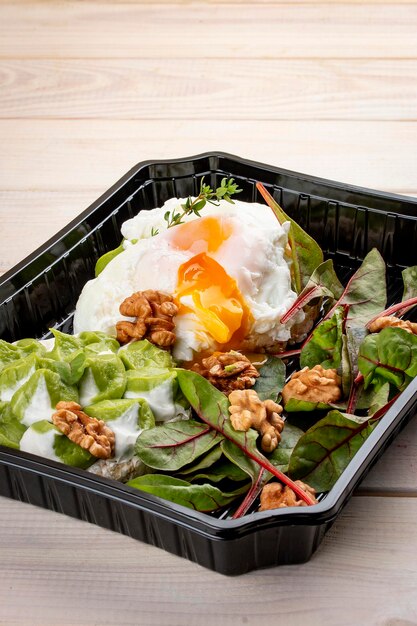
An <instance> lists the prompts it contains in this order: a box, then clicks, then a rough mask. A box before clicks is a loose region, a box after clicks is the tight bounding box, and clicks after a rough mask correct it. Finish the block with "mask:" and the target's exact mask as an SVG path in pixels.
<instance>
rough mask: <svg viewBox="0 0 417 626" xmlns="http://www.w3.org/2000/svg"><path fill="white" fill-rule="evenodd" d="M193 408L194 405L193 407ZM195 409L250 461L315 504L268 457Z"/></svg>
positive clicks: (307, 501)
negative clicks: (227, 432) (257, 452)
mask: <svg viewBox="0 0 417 626" xmlns="http://www.w3.org/2000/svg"><path fill="white" fill-rule="evenodd" d="M194 408H195V407H194ZM195 411H196V413H197V415H198V416H199V418H200V419H201V420H202V421H203V422H204V423H205V424H208V425H209V426H211V427H212V428H214V429H215V430H217V431H218V432H219V433H221V434H222V435H223V436H224V437H226V439H229V440H230V441H232V442H233V443H234V444H235V445H237V447H238V448H240V449H241V450H242V452H244V453H245V454H246V456H248V457H249V458H250V459H252V461H255V463H257V464H258V465H260V466H261V467H263V468H264V469H266V470H267V471H268V472H271V474H272V475H273V476H275V478H278V480H280V481H281V482H282V483H284V485H287V487H289V488H290V489H292V490H293V491H294V493H295V494H296V495H297V496H298V497H299V498H300V500H302V501H303V502H305V503H306V504H308V505H313V504H315V502H313V500H312V499H311V498H310V496H309V495H308V494H307V493H306V492H305V491H303V490H302V489H301V488H300V487H299V486H298V485H296V484H295V483H294V481H293V480H291V478H289V477H288V476H286V475H285V474H283V473H282V472H280V471H279V470H277V468H276V467H274V466H273V465H272V463H270V462H269V461H268V459H266V458H265V457H264V456H262V455H261V454H260V455H259V456H258V455H257V454H254V453H253V452H251V451H250V450H249V448H248V447H247V446H244V445H242V444H240V443H239V442H238V441H237V440H236V439H234V438H233V437H230V436H228V435H227V434H226V433H225V432H224V430H222V429H221V428H220V427H219V426H215V425H214V424H212V423H211V422H209V421H208V420H207V419H206V418H205V417H204V415H203V414H202V412H201V411H198V409H197V408H195Z"/></svg>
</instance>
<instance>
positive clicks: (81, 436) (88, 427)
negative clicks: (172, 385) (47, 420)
mask: <svg viewBox="0 0 417 626" xmlns="http://www.w3.org/2000/svg"><path fill="white" fill-rule="evenodd" d="M52 422H53V423H54V424H55V426H56V427H57V428H59V430H60V431H61V432H62V433H64V435H66V436H67V437H68V439H71V441H73V442H74V443H76V444H78V445H79V446H81V448H84V449H85V450H88V451H89V452H90V454H92V455H93V456H96V457H97V458H99V459H109V458H110V457H112V456H114V443H115V437H114V432H113V431H112V430H111V429H110V428H109V427H108V426H106V424H105V423H104V422H103V421H102V420H98V419H96V418H95V417H89V416H88V415H86V413H84V412H83V411H81V406H80V405H79V404H77V403H76V402H58V404H57V405H56V412H55V413H54V414H53V415H52Z"/></svg>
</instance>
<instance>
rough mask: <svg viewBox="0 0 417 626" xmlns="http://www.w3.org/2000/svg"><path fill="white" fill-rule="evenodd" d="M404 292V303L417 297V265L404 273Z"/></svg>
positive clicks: (408, 268)
mask: <svg viewBox="0 0 417 626" xmlns="http://www.w3.org/2000/svg"><path fill="white" fill-rule="evenodd" d="M402 277H403V283H404V292H403V297H402V301H403V302H404V300H409V299H410V298H415V297H416V296H417V265H413V266H412V267H407V268H406V269H405V270H403V271H402Z"/></svg>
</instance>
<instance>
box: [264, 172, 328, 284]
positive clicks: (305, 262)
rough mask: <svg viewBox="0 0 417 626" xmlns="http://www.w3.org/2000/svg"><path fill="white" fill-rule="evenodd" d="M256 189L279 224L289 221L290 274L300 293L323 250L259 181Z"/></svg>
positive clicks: (319, 262)
mask: <svg viewBox="0 0 417 626" xmlns="http://www.w3.org/2000/svg"><path fill="white" fill-rule="evenodd" d="M256 187H257V189H258V190H259V191H260V193H261V194H262V196H263V198H264V200H265V202H266V203H267V205H268V206H270V207H271V209H272V210H273V211H274V213H275V215H276V217H277V219H278V221H279V222H280V224H283V223H284V222H290V224H291V226H290V232H289V235H288V243H289V245H290V247H291V255H292V261H293V266H292V274H293V284H294V287H295V291H296V292H297V293H300V292H301V291H302V289H303V288H304V287H305V286H306V285H307V283H308V280H309V278H310V276H311V275H312V274H313V272H314V270H315V269H316V268H317V267H318V266H319V265H320V264H321V263H323V252H322V249H321V248H320V246H319V245H318V243H317V242H316V241H314V239H313V238H312V237H310V235H308V234H307V233H306V232H305V231H304V230H303V229H302V228H301V226H299V224H297V222H294V220H292V219H291V218H290V217H288V215H286V213H284V211H283V210H282V208H281V207H280V206H279V204H278V203H277V202H275V200H274V198H273V197H272V196H271V194H270V193H269V192H268V191H267V190H266V189H265V187H264V186H263V185H262V184H261V183H257V184H256Z"/></svg>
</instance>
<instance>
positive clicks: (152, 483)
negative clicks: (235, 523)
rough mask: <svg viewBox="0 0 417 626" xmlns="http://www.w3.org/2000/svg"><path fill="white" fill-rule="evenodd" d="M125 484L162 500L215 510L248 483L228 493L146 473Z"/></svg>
mask: <svg viewBox="0 0 417 626" xmlns="http://www.w3.org/2000/svg"><path fill="white" fill-rule="evenodd" d="M127 485H128V486H129V487H134V488H135V489H139V490H141V491H145V492H146V493H150V494H152V495H154V496H158V497H159V498H163V499H164V500H169V501H171V502H175V503H176V504H181V505H182V506H185V507H188V508H190V509H194V510H195V511H203V512H206V513H209V512H210V511H217V510H218V509H221V508H222V507H224V506H226V505H228V504H230V503H231V502H233V500H235V499H236V498H237V497H238V496H240V495H242V494H243V493H245V491H247V489H248V485H245V486H244V487H240V488H239V489H235V490H234V491H231V492H229V493H225V492H223V491H221V490H220V489H219V488H218V487H214V486H213V485H210V484H208V483H207V484H204V485H198V484H192V483H189V482H187V481H185V480H181V479H179V478H173V477H172V476H164V475H162V474H148V475H146V476H139V477H138V478H134V479H133V480H130V481H129V482H128V483H127Z"/></svg>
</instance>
